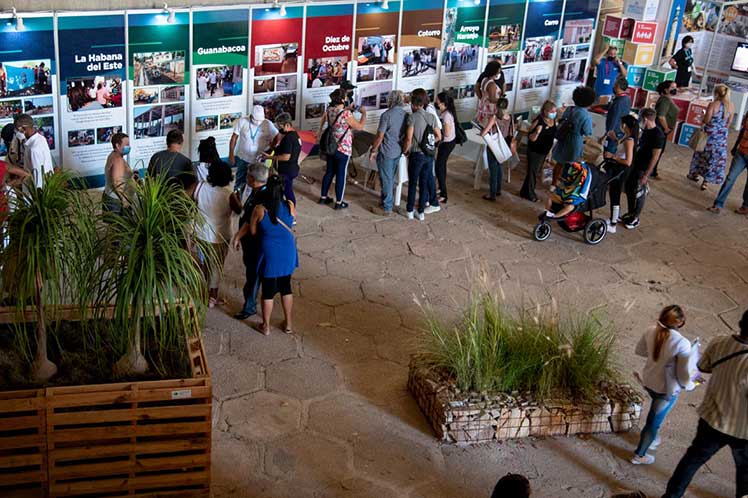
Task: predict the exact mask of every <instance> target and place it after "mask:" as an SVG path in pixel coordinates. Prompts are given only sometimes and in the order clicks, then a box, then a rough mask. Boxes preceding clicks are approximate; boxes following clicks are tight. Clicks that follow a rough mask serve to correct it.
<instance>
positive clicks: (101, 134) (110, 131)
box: [96, 126, 122, 145]
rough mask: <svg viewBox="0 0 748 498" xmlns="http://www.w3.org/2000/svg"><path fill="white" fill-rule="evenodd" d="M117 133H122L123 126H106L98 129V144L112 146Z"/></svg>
mask: <svg viewBox="0 0 748 498" xmlns="http://www.w3.org/2000/svg"><path fill="white" fill-rule="evenodd" d="M115 133H122V127H121V126H105V127H103V128H96V143H97V144H108V145H112V137H113V136H114V134H115Z"/></svg>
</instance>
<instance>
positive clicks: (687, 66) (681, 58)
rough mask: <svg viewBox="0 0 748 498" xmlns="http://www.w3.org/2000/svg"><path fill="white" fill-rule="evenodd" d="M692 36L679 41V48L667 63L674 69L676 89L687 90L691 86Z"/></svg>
mask: <svg viewBox="0 0 748 498" xmlns="http://www.w3.org/2000/svg"><path fill="white" fill-rule="evenodd" d="M692 48H693V36H691V35H686V36H684V37H683V40H682V41H681V48H680V50H678V51H677V52H675V54H673V56H672V57H671V58H670V60H669V61H668V64H670V67H672V68H673V69H675V70H676V71H677V72H676V73H675V84H676V85H678V88H688V86H689V85H690V84H691V75H692V73H693V52H692Z"/></svg>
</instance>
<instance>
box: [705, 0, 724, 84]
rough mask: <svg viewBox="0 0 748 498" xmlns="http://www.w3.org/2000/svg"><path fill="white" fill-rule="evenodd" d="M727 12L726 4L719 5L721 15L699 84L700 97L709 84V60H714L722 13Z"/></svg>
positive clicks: (718, 17)
mask: <svg viewBox="0 0 748 498" xmlns="http://www.w3.org/2000/svg"><path fill="white" fill-rule="evenodd" d="M724 10H725V4H723V3H720V5H719V15H718V16H717V27H716V28H715V29H714V34H713V35H712V42H711V43H710V44H709V53H708V54H707V56H706V64H704V74H702V75H701V83H700V84H699V95H701V92H703V91H704V87H705V85H706V83H707V77H708V74H709V60H710V59H711V58H712V50H713V49H714V41H715V40H716V39H717V35H718V34H719V28H720V26H721V25H722V13H723V12H724Z"/></svg>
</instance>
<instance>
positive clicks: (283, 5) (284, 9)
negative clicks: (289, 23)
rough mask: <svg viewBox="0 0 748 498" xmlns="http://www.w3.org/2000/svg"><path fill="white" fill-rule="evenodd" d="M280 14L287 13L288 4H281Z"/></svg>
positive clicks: (282, 15) (283, 15)
mask: <svg viewBox="0 0 748 498" xmlns="http://www.w3.org/2000/svg"><path fill="white" fill-rule="evenodd" d="M279 14H280V16H281V17H285V15H286V5H285V4H281V6H280V12H279Z"/></svg>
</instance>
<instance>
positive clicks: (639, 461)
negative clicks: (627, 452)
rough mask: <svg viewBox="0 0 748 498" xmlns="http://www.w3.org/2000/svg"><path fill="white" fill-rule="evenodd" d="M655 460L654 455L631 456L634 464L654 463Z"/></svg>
mask: <svg viewBox="0 0 748 498" xmlns="http://www.w3.org/2000/svg"><path fill="white" fill-rule="evenodd" d="M654 462H655V457H653V456H652V455H644V456H643V457H640V456H639V455H636V454H635V455H634V456H633V457H631V463H633V464H634V465H652V464H653V463H654Z"/></svg>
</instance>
